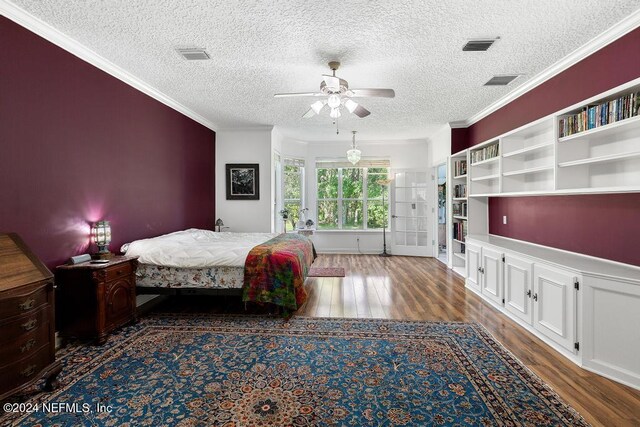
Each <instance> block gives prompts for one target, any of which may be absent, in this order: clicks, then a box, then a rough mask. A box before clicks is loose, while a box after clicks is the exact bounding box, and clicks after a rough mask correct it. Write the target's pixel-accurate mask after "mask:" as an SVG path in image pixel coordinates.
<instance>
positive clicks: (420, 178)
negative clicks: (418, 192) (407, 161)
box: [416, 172, 427, 187]
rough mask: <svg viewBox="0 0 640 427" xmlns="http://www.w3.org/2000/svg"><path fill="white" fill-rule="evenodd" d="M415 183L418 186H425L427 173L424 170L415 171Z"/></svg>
mask: <svg viewBox="0 0 640 427" xmlns="http://www.w3.org/2000/svg"><path fill="white" fill-rule="evenodd" d="M416 185H417V186H418V187H426V186H427V173H426V172H416Z"/></svg>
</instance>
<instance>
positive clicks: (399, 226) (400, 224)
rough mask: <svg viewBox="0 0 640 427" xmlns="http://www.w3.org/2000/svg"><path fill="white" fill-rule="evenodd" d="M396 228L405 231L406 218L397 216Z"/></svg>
mask: <svg viewBox="0 0 640 427" xmlns="http://www.w3.org/2000/svg"><path fill="white" fill-rule="evenodd" d="M395 225H396V230H398V231H404V230H406V229H407V226H406V220H405V218H396V223H395Z"/></svg>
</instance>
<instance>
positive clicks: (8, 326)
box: [0, 306, 50, 345]
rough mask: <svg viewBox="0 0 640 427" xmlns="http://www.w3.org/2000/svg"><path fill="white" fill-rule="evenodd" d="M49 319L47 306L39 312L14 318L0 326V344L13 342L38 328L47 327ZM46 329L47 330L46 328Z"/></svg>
mask: <svg viewBox="0 0 640 427" xmlns="http://www.w3.org/2000/svg"><path fill="white" fill-rule="evenodd" d="M49 321H50V319H49V306H44V307H41V308H40V309H39V310H37V311H35V312H33V313H29V314H25V315H22V316H20V317H16V318H14V319H13V320H11V321H10V322H6V323H3V324H2V325H0V329H1V330H2V334H0V344H2V345H4V344H5V343H8V342H11V341H15V340H16V339H18V338H20V337H22V336H23V335H25V334H27V333H28V332H32V331H35V330H37V329H39V328H44V327H46V326H47V325H48V323H49ZM47 329H48V328H47Z"/></svg>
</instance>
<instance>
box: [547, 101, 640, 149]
mask: <svg viewBox="0 0 640 427" xmlns="http://www.w3.org/2000/svg"><path fill="white" fill-rule="evenodd" d="M638 114H640V92H632V93H628V94H626V95H623V96H621V97H619V98H617V99H613V100H611V101H606V102H602V103H600V104H594V105H587V106H585V107H583V108H582V111H580V112H578V113H575V114H571V115H568V116H565V117H562V118H561V119H560V120H559V122H558V130H559V133H560V136H559V137H560V138H563V137H565V136H569V135H574V134H576V133H580V132H584V131H586V130H589V129H595V128H598V127H600V126H604V125H608V124H610V123H615V122H619V121H620V120H624V119H628V118H631V117H635V116H637V115H638Z"/></svg>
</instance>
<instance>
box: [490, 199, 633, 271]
mask: <svg viewBox="0 0 640 427" xmlns="http://www.w3.org/2000/svg"><path fill="white" fill-rule="evenodd" d="M489 213H490V215H489V218H490V219H489V233H491V234H497V235H500V236H505V237H511V238H513V239H518V240H525V241H528V242H533V243H538V244H541V245H545V246H551V247H555V248H560V249H565V250H568V251H573V252H578V253H583V254H587V255H592V256H595V257H600V258H606V259H612V260H615V261H619V262H624V263H627V264H633V265H639V266H640V251H639V250H638V248H637V242H638V241H640V224H639V221H640V194H634V195H633V197H631V195H628V194H594V195H579V196H578V195H577V196H570V197H565V196H548V197H513V198H511V197H492V198H490V199H489ZM503 215H507V224H506V225H503V224H502V216H503Z"/></svg>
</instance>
